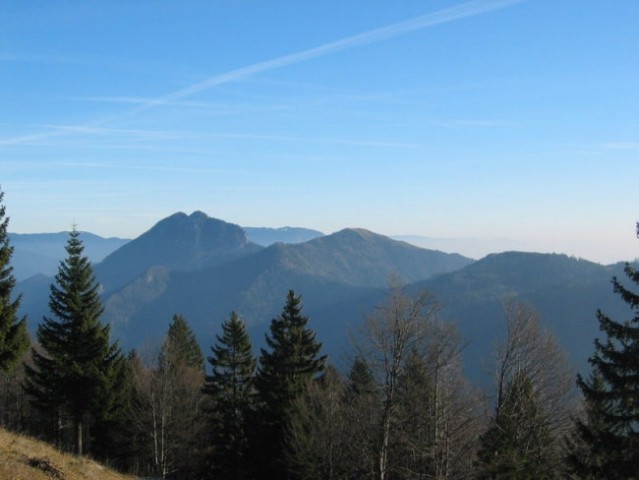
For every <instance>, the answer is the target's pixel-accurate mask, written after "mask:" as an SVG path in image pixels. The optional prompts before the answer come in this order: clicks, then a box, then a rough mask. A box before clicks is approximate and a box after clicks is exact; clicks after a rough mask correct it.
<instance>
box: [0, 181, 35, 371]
mask: <svg viewBox="0 0 639 480" xmlns="http://www.w3.org/2000/svg"><path fill="white" fill-rule="evenodd" d="M3 197H4V192H2V191H0V372H6V371H8V370H10V369H11V368H12V367H13V366H14V365H15V364H16V362H17V361H18V360H20V358H22V355H24V353H25V352H26V350H27V348H28V347H29V336H28V334H27V320H26V317H22V318H21V319H19V318H18V308H19V307H20V297H19V296H18V297H17V298H15V299H12V298H11V297H12V293H13V287H15V283H16V280H15V278H14V276H13V267H11V266H10V261H11V255H12V254H13V247H12V246H11V245H10V244H9V233H8V231H7V229H8V226H9V218H8V217H5V213H6V209H5V206H4V204H3V203H2V199H3Z"/></svg>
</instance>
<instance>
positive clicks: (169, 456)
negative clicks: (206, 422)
mask: <svg viewBox="0 0 639 480" xmlns="http://www.w3.org/2000/svg"><path fill="white" fill-rule="evenodd" d="M203 382H204V355H203V354H202V350H201V349H200V346H199V344H198V342H197V339H196V337H195V334H194V333H193V330H191V327H190V326H189V324H188V322H187V321H186V319H185V318H184V317H183V316H182V315H177V314H176V315H173V318H172V320H171V323H170V324H169V329H168V332H167V335H166V338H165V340H164V342H163V343H162V345H161V346H160V352H159V354H158V365H157V368H156V369H155V370H154V372H153V378H152V387H151V392H150V397H151V398H150V402H151V409H152V411H153V414H154V415H156V417H157V420H156V421H155V426H154V427H153V430H154V431H153V434H152V436H153V437H154V438H155V439H156V443H157V444H158V446H154V449H155V452H154V462H155V474H157V475H160V476H162V477H163V478H164V477H165V476H167V475H168V474H169V473H171V472H173V475H178V476H179V477H180V478H191V477H193V476H195V474H196V472H195V471H196V469H197V466H198V465H199V463H200V461H201V455H202V450H201V447H202V439H201V435H202V429H203V422H202V418H201V415H202V412H201V408H200V406H201V402H202V399H203V395H202V392H201V389H202V384H203Z"/></svg>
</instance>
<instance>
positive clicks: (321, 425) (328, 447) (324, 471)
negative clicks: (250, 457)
mask: <svg viewBox="0 0 639 480" xmlns="http://www.w3.org/2000/svg"><path fill="white" fill-rule="evenodd" d="M344 389H345V385H344V381H343V380H342V377H341V376H340V374H339V373H338V372H337V370H336V369H335V368H334V367H331V366H329V367H328V368H326V371H325V372H324V373H323V374H322V376H321V377H319V378H318V379H316V380H314V381H313V382H311V383H310V384H309V387H308V389H307V391H306V392H305V393H304V394H303V395H301V396H300V397H299V398H298V399H297V400H296V401H295V410H294V412H293V414H292V416H291V419H290V421H289V424H288V429H287V446H288V450H287V458H288V463H289V464H290V468H291V470H292V471H293V472H294V474H295V476H297V477H298V478H302V479H304V480H324V479H329V480H332V479H338V478H348V475H349V473H350V472H352V471H356V469H354V468H353V465H352V463H351V462H349V460H350V459H349V455H348V453H349V452H348V448H347V447H348V440H349V439H350V435H349V433H350V432H349V431H348V430H349V424H348V422H347V417H346V415H345V414H346V404H345V403H344V399H345V397H344Z"/></svg>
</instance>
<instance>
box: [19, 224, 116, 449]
mask: <svg viewBox="0 0 639 480" xmlns="http://www.w3.org/2000/svg"><path fill="white" fill-rule="evenodd" d="M79 237H80V234H79V232H78V231H77V230H75V228H74V229H73V231H71V232H70V234H69V239H68V242H67V245H66V251H67V258H66V259H65V260H63V261H62V262H60V266H59V269H58V273H57V275H56V277H55V283H54V284H52V285H51V293H50V296H49V309H50V311H51V313H52V317H45V318H44V320H43V323H41V324H40V326H39V327H38V331H37V338H38V342H39V343H40V346H41V347H42V351H40V350H38V349H35V348H34V349H33V350H32V356H33V366H32V367H31V366H26V374H27V378H26V382H25V388H26V390H27V392H28V393H29V394H30V395H31V397H32V399H33V403H34V405H35V406H36V407H37V408H39V409H41V410H43V411H44V412H45V414H47V415H48V416H49V417H51V418H54V419H56V422H57V425H58V426H59V428H58V433H59V434H61V429H62V425H63V424H64V420H65V419H66V418H68V419H69V420H70V421H71V423H72V424H73V427H74V429H73V430H74V443H75V451H76V453H77V454H79V455H82V454H83V452H84V441H85V440H86V439H90V438H91V437H90V433H89V432H88V430H89V428H88V427H90V426H91V424H93V423H95V422H96V421H100V420H102V419H105V418H107V417H108V416H109V415H110V414H112V409H114V408H116V406H117V405H118V403H119V402H118V401H117V398H116V396H117V395H118V394H119V393H121V392H119V389H118V388H117V386H118V379H119V378H120V377H121V373H122V369H123V368H124V358H123V356H122V353H121V351H120V349H119V347H118V345H117V343H111V341H110V338H109V336H110V328H109V326H108V325H102V323H101V322H100V316H101V315H102V312H103V306H102V302H101V300H100V295H99V284H98V283H97V282H96V280H95V277H94V275H93V269H92V267H91V264H90V262H89V260H88V259H87V257H86V256H84V255H83V250H84V246H83V244H82V241H81V240H80V238H79ZM58 440H59V441H60V436H59V435H58Z"/></svg>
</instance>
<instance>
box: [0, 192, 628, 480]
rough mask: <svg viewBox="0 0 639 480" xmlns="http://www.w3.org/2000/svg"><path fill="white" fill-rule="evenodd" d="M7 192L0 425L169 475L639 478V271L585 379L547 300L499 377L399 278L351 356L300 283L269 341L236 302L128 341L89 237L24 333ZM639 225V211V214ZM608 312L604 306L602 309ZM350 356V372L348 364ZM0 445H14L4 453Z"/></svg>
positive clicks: (526, 311) (518, 320)
mask: <svg viewBox="0 0 639 480" xmlns="http://www.w3.org/2000/svg"><path fill="white" fill-rule="evenodd" d="M2 200H3V194H2V192H0V425H1V426H2V427H3V428H5V429H7V430H10V431H15V432H20V433H27V434H29V435H31V436H34V437H38V438H40V439H44V440H46V441H47V442H49V443H51V444H52V445H55V446H56V447H57V448H59V449H60V450H63V451H68V452H73V453H75V454H76V455H78V456H90V457H92V458H95V459H97V460H99V461H100V462H102V463H104V464H106V465H108V466H110V467H112V468H115V469H117V470H120V471H123V472H127V473H130V474H133V475H136V476H138V477H146V478H163V479H164V478H166V479H187V480H188V479H232V480H236V479H237V480H239V479H271V478H275V479H305V480H306V479H309V480H313V479H318V480H319V479H327V480H338V479H376V480H403V479H560V478H574V479H607V478H609V479H631V478H637V477H638V476H639V474H637V466H638V465H639V271H637V270H635V269H634V268H633V267H632V266H631V265H627V266H626V269H625V277H624V278H616V277H615V278H613V279H612V289H613V291H614V292H615V293H616V294H617V296H618V301H619V302H622V303H624V304H626V305H627V307H628V308H627V311H628V316H627V317H626V318H611V317H610V316H609V315H608V314H607V313H606V312H604V311H599V312H596V316H597V319H598V321H599V325H600V329H601V336H600V337H599V338H597V339H593V340H594V346H593V351H592V355H591V356H590V358H589V367H590V371H589V372H588V373H587V374H582V375H578V374H576V372H575V369H574V368H573V366H572V365H571V362H570V361H569V359H568V355H567V353H566V352H565V351H564V350H563V349H562V347H561V346H560V344H559V343H558V341H557V340H556V338H555V337H554V335H553V334H552V333H551V332H550V331H549V330H548V329H546V328H544V327H543V326H542V325H541V324H540V321H539V315H538V313H537V311H536V310H535V307H534V305H531V304H527V303H523V302H518V301H516V300H515V299H510V300H505V301H504V305H503V317H504V324H503V330H502V335H501V339H500V341H499V343H498V344H496V345H495V346H494V349H493V350H494V351H493V353H494V355H493V358H492V362H491V364H490V365H489V368H490V370H491V372H492V375H491V382H490V383H488V384H485V385H475V384H473V383H472V382H471V381H470V380H469V379H468V378H467V377H466V376H465V373H464V369H463V365H462V359H461V355H462V352H463V351H464V348H465V347H466V344H467V341H466V339H464V338H463V337H462V335H461V334H460V332H459V331H458V329H457V327H456V325H455V324H454V323H453V322H451V321H449V320H447V319H444V318H443V316H442V315H441V304H440V302H439V300H438V299H437V298H436V297H435V296H434V295H433V294H432V293H430V292H429V291H427V290H418V291H416V290H411V289H407V288H405V287H404V285H403V284H402V282H401V280H400V279H397V278H391V279H390V280H389V285H388V289H387V295H386V298H385V300H384V302H382V303H380V304H379V305H377V306H376V307H375V308H374V309H372V310H371V311H369V312H367V313H366V314H365V318H364V320H363V321H362V322H360V324H359V328H358V329H357V330H356V331H353V332H352V346H351V348H350V350H349V351H348V352H345V360H344V361H340V362H339V365H340V367H338V363H337V362H335V361H333V359H331V358H329V357H328V356H327V355H326V354H325V353H324V351H323V345H322V343H321V342H320V340H319V339H318V338H317V336H316V333H315V331H314V329H313V320H312V318H309V317H308V316H307V315H306V314H305V311H304V298H303V296H302V294H303V292H298V291H296V290H295V285H291V286H290V288H291V289H290V290H289V291H288V294H287V295H286V297H285V298H282V308H281V311H280V313H279V314H278V315H276V316H275V317H274V318H272V319H271V321H270V327H269V330H268V332H267V333H266V336H265V339H264V342H260V343H259V345H263V347H261V348H255V347H254V341H255V339H251V338H250V336H249V334H248V331H247V325H246V323H245V322H244V320H243V319H242V318H241V316H240V315H239V314H238V313H236V312H234V311H231V312H229V313H228V317H227V318H222V319H212V320H214V321H213V324H214V325H219V327H216V328H214V329H212V330H211V332H210V336H209V339H208V342H207V343H208V349H205V351H203V350H202V349H201V347H200V343H199V342H198V340H201V339H197V338H196V335H195V334H194V332H193V330H192V328H191V326H190V325H189V320H188V318H186V317H185V316H183V315H182V314H180V313H179V312H166V315H167V317H166V320H167V321H169V320H170V322H169V327H168V329H167V331H166V332H164V335H163V340H162V342H161V343H160V344H159V345H141V346H140V347H138V348H136V349H135V350H131V351H128V352H125V351H123V349H122V348H121V346H120V345H119V343H118V342H117V341H116V340H114V339H113V338H112V334H111V331H110V326H109V323H108V322H105V321H104V319H103V313H104V305H103V304H102V300H101V298H100V284H99V283H98V281H97V280H96V276H95V274H94V271H93V266H92V265H91V262H90V261H89V260H88V258H87V257H86V255H85V254H84V245H83V242H82V238H81V234H80V233H79V232H78V231H77V230H75V229H73V230H72V231H71V232H70V233H69V234H68V240H67V244H66V257H65V259H64V260H63V261H62V262H60V264H59V267H58V272H57V274H56V276H55V279H54V282H53V283H52V284H51V286H50V294H49V305H48V306H49V314H48V315H47V316H46V317H45V318H44V319H42V321H41V322H39V323H38V327H37V333H36V335H35V338H29V335H28V333H27V321H29V322H31V321H33V322H35V321H36V319H27V318H20V317H19V315H18V308H19V305H20V301H21V298H20V296H16V295H15V292H14V286H15V278H14V277H13V274H12V266H11V255H12V251H13V250H12V247H11V245H10V242H9V238H8V233H7V228H8V222H9V217H8V216H7V215H6V212H5V208H4V204H3V203H2ZM637 233H638V235H639V224H638V225H637ZM593 315H595V312H593ZM341 365H346V367H345V368H344V367H341ZM0 453H1V452H0Z"/></svg>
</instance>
